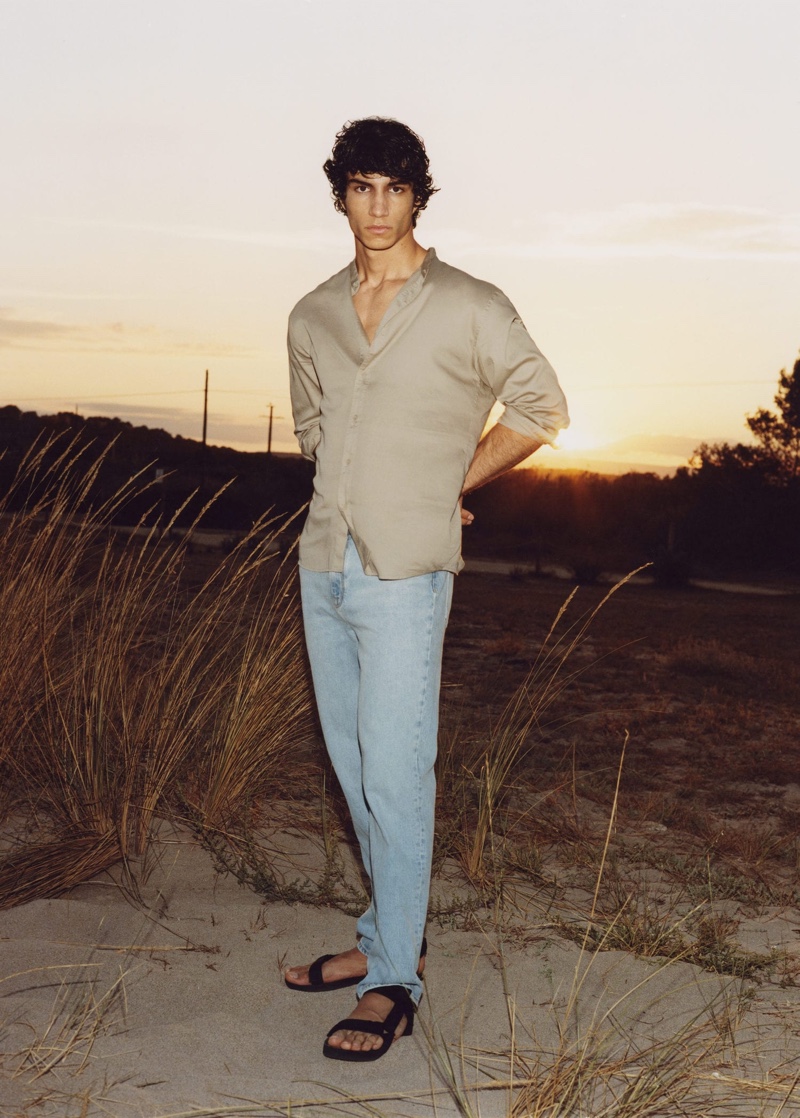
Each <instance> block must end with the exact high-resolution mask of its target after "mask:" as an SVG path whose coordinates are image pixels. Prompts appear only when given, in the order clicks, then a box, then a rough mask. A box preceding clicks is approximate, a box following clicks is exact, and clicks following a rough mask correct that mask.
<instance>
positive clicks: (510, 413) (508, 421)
mask: <svg viewBox="0 0 800 1118" xmlns="http://www.w3.org/2000/svg"><path fill="white" fill-rule="evenodd" d="M497 422H498V423H501V424H502V425H503V427H508V428H509V429H510V430H511V431H516V432H517V434H518V435H525V437H526V438H528V439H536V440H537V441H538V442H540V443H547V445H548V446H552V445H553V443H554V442H555V441H556V439H557V438H558V433H559V431H563V429H564V428H565V427H566V426H567V425H568V423H569V420H568V419H567V418H566V417H565V418H564V422H563V423H562V424H561V426H560V427H555V428H554V427H542V426H541V424H539V423H537V422H536V420H534V419H531V418H530V417H529V416H527V415H523V413H522V412H520V411H517V409H516V408H514V407H512V406H511V405H510V404H506V407H505V410H504V411H503V414H502V415H501V416H500V418H499V419H498V421H497Z"/></svg>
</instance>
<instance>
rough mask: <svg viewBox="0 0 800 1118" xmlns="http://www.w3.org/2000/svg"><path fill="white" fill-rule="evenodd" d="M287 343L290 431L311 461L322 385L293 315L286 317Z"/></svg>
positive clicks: (304, 334) (317, 432)
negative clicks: (290, 410) (288, 318)
mask: <svg viewBox="0 0 800 1118" xmlns="http://www.w3.org/2000/svg"><path fill="white" fill-rule="evenodd" d="M287 345H288V349H289V387H290V392H291V397H292V415H293V416H294V433H295V435H296V436H297V441H298V442H299V444H300V450H301V452H302V454H303V457H304V458H310V459H311V461H312V462H313V460H314V457H315V451H316V449H317V446H318V444H319V440H320V425H319V419H320V401H321V399H322V389H321V388H320V384H319V378H318V377H317V373H316V370H315V369H314V362H313V359H312V357H311V353H310V349H311V346H310V344H309V338H308V330H307V329H306V328H305V327H304V326H303V324H302V323H300V322H297V321H296V320H295V319H294V317H292V318H290V320H289V336H288V339H287Z"/></svg>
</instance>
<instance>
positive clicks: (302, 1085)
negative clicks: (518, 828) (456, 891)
mask: <svg viewBox="0 0 800 1118" xmlns="http://www.w3.org/2000/svg"><path fill="white" fill-rule="evenodd" d="M158 851H159V855H160V864H159V865H158V866H157V867H156V868H155V869H154V870H153V871H152V872H151V874H150V877H149V879H148V881H147V883H146V886H145V887H144V890H143V895H142V897H141V898H140V899H139V900H138V901H134V900H133V899H132V898H130V897H129V896H126V893H125V891H124V889H123V888H121V887H120V885H119V883H118V882H115V881H114V880H113V877H112V876H111V875H105V876H104V877H101V878H99V879H97V880H96V881H94V882H91V883H88V884H86V885H83V886H81V887H79V888H77V889H75V890H73V891H72V892H71V893H70V894H69V895H68V896H64V897H61V898H58V899H53V900H40V901H35V902H32V903H29V904H25V905H22V906H19V907H17V908H15V909H11V910H9V911H6V912H4V913H2V914H0V956H1V966H2V983H0V1022H2V1025H1V1026H0V1028H1V1030H2V1031H1V1032H0V1037H1V1039H2V1051H3V1058H2V1072H3V1078H2V1080H0V1104H1V1105H2V1113H3V1114H7V1115H15V1116H16V1115H23V1114H24V1115H28V1114H30V1115H42V1116H45V1118H47V1116H51V1115H55V1116H59V1118H72V1116H73V1115H74V1116H75V1118H78V1116H80V1118H93V1116H95V1115H97V1116H100V1115H105V1116H108V1115H111V1116H113V1118H117V1116H120V1118H123V1116H125V1118H127V1116H143V1118H157V1116H165V1115H176V1114H196V1115H200V1114H204V1115H223V1114H225V1115H233V1114H251V1115H253V1114H256V1115H257V1114H264V1115H267V1114H280V1113H286V1114H300V1113H303V1114H313V1115H330V1114H334V1113H335V1114H353V1115H355V1114H377V1115H391V1116H399V1115H414V1116H416V1115H429V1116H432V1118H446V1116H447V1118H449V1116H450V1115H457V1114H473V1115H475V1116H477V1115H480V1116H481V1118H499V1116H505V1115H509V1114H511V1113H512V1109H511V1108H512V1099H513V1095H512V1093H511V1092H510V1091H509V1090H508V1089H506V1088H503V1087H498V1088H496V1089H483V1090H481V1089H480V1085H481V1084H483V1085H486V1084H489V1083H491V1082H492V1081H495V1082H500V1083H502V1082H504V1081H507V1080H508V1078H509V1075H510V1074H511V1072H512V1070H513V1071H514V1073H515V1075H516V1077H517V1081H518V1083H521V1082H522V1080H523V1079H524V1077H525V1074H526V1069H528V1071H529V1070H530V1068H531V1067H532V1066H533V1064H535V1061H536V1059H537V1058H539V1059H540V1060H541V1061H542V1063H541V1067H545V1066H547V1065H552V1063H553V1060H554V1057H553V1056H552V1053H553V1052H555V1051H556V1050H558V1048H559V1045H561V1048H562V1051H563V1050H565V1048H568V1046H569V1042H570V1039H574V1038H575V1037H580V1038H582V1039H583V1040H584V1041H585V1040H586V1038H591V1037H595V1038H599V1037H602V1038H603V1051H604V1053H605V1055H606V1056H607V1057H609V1058H610V1056H611V1055H612V1054H613V1052H614V1051H616V1052H617V1053H618V1054H619V1053H622V1052H624V1050H625V1049H626V1048H630V1046H631V1044H634V1045H636V1046H637V1047H639V1048H646V1047H647V1045H648V1044H651V1043H653V1042H667V1046H668V1047H669V1046H670V1045H672V1050H673V1051H675V1052H679V1053H680V1059H679V1061H678V1064H679V1066H681V1067H682V1068H683V1069H685V1067H686V1066H688V1062H689V1061H690V1059H695V1058H697V1057H699V1055H700V1053H701V1052H702V1051H703V1050H704V1048H705V1046H706V1045H710V1046H711V1047H712V1048H713V1049H714V1051H713V1052H712V1053H711V1054H710V1055H709V1056H708V1058H707V1059H705V1060H704V1061H703V1062H702V1064H701V1065H700V1066H699V1067H698V1069H697V1072H696V1074H693V1075H692V1077H691V1079H692V1083H693V1088H692V1089H693V1091H694V1096H692V1097H694V1098H696V1100H697V1101H695V1102H693V1103H692V1106H694V1107H696V1108H695V1109H686V1110H685V1111H684V1110H676V1109H671V1108H670V1106H669V1105H667V1104H664V1105H665V1109H664V1110H663V1111H659V1110H658V1109H656V1110H649V1111H642V1112H641V1113H647V1114H650V1115H658V1114H659V1113H663V1114H664V1116H665V1118H671V1116H672V1115H675V1114H678V1113H687V1114H697V1115H700V1114H703V1115H705V1114H708V1115H711V1114H716V1113H717V1111H715V1110H710V1109H706V1108H705V1107H706V1105H707V1104H705V1103H702V1104H701V1102H700V1101H699V1100H701V1099H703V1098H705V1097H706V1096H708V1094H709V1092H712V1093H713V1092H716V1093H717V1094H718V1095H720V1097H721V1095H723V1094H725V1095H730V1096H731V1099H732V1101H731V1102H730V1103H729V1104H726V1105H727V1106H728V1109H726V1110H725V1111H724V1113H726V1114H737V1115H742V1116H744V1118H754V1116H755V1115H760V1114H762V1113H763V1114H765V1115H766V1114H769V1115H777V1114H778V1113H780V1115H781V1116H782V1118H790V1116H792V1115H800V1095H798V1094H797V1088H796V1085H795V1093H794V1094H792V1095H791V1097H789V1098H788V1099H787V1100H786V1101H785V1103H784V1105H783V1109H781V1110H779V1109H778V1107H779V1106H780V1103H781V1098H782V1094H781V1092H782V1093H783V1096H785V1095H786V1094H787V1092H790V1091H791V1080H792V1077H793V1076H794V1075H795V1071H796V1066H797V1056H798V1052H800V1041H798V1030H799V1029H800V1014H799V1013H798V1011H799V1010H800V1004H799V1003H800V990H798V989H796V988H794V987H787V988H782V987H781V986H780V985H779V984H776V983H763V984H761V985H757V984H754V983H752V982H746V983H742V982H739V981H738V980H735V979H731V978H726V977H721V976H718V975H713V974H709V973H707V972H705V971H702V970H700V969H699V968H698V967H695V966H691V965H689V964H686V963H682V962H672V963H670V964H668V965H666V966H665V965H664V960H658V959H639V958H636V957H634V956H632V955H630V954H628V953H624V952H618V951H609V952H598V953H595V954H582V953H581V950H580V946H579V945H578V944H576V943H573V942H569V940H567V939H565V938H564V937H563V936H560V935H559V934H557V932H556V931H555V930H554V929H553V922H552V919H551V918H552V913H550V914H548V913H547V911H546V905H544V902H543V900H542V898H536V897H532V898H530V899H529V909H528V911H527V912H525V913H521V912H520V910H519V907H518V906H517V908H516V909H515V910H514V911H513V914H512V915H513V919H512V918H509V919H507V920H506V919H505V918H503V917H501V918H500V920H493V919H491V915H492V914H490V913H487V914H486V921H485V927H484V928H481V927H480V924H481V918H480V914H479V915H478V918H477V920H476V927H475V929H474V930H471V931H465V930H457V929H451V930H447V929H444V928H441V927H438V926H436V925H435V924H434V925H432V926H430V927H429V929H428V938H429V941H430V948H429V955H428V965H427V969H426V972H425V987H426V997H425V999H424V1000H423V1006H422V1010H421V1012H420V1014H419V1016H418V1019H417V1027H416V1028H415V1032H414V1035H413V1036H412V1037H410V1038H404V1039H402V1040H400V1041H398V1042H397V1043H396V1044H395V1045H394V1046H393V1047H392V1049H391V1051H390V1052H389V1053H387V1054H386V1055H385V1056H384V1057H383V1058H381V1059H380V1060H378V1061H377V1062H375V1063H371V1064H363V1065H357V1064H347V1063H340V1062H335V1061H332V1060H328V1059H325V1058H324V1057H323V1056H322V1052H321V1049H322V1042H323V1038H324V1035H325V1033H326V1031H327V1029H328V1028H329V1027H330V1026H331V1025H332V1024H333V1023H334V1022H335V1021H336V1020H338V1019H339V1018H341V1017H344V1016H346V1015H347V1014H348V1012H349V1011H350V1009H351V1008H352V1006H353V1004H354V994H353V991H352V990H341V991H336V992H329V993H325V994H300V993H296V992H293V991H291V990H289V989H288V988H287V987H286V986H285V985H284V983H283V981H282V978H281V973H282V968H283V966H284V965H288V963H290V962H304V961H305V962H307V961H310V960H311V959H313V958H314V957H316V956H317V955H318V954H321V953H323V952H326V951H336V950H337V949H342V948H344V947H347V946H349V945H351V943H352V941H353V940H352V937H353V934H354V925H353V921H352V919H350V918H349V917H347V916H345V915H343V914H342V913H340V912H338V911H336V910H333V909H326V908H310V907H308V906H303V905H295V906H289V905H285V904H276V903H265V902H262V900H261V899H260V898H259V897H258V896H257V895H256V894H254V893H253V892H252V891H250V890H249V889H248V888H247V887H245V886H243V885H241V884H240V883H238V882H237V881H236V880H235V879H234V878H232V877H231V876H228V875H222V874H219V873H218V872H216V871H215V869H214V866H213V864H212V861H211V859H210V857H209V855H208V853H207V852H206V851H205V850H203V849H202V848H201V847H200V846H198V845H197V844H196V842H195V841H194V840H193V839H192V838H191V836H190V835H188V834H183V833H180V832H177V831H174V830H172V829H165V830H162V833H161V837H160V839H159V843H158ZM517 901H518V902H519V898H517ZM520 927H528V928H529V929H531V934H530V935H527V936H525V935H520V932H519V929H520ZM796 933H797V929H793V928H791V926H790V925H788V924H787V923H786V921H783V922H782V918H781V916H780V914H779V913H776V914H773V917H772V920H770V919H769V918H767V919H766V920H765V919H761V920H759V921H758V925H757V927H756V928H754V929H753V932H752V934H753V936H754V937H755V938H757V939H758V942H759V946H760V947H763V946H764V943H766V942H769V943H773V944H774V943H776V942H778V943H784V945H785V943H786V940H787V937H788V938H789V939H791V938H792V937H794V938H795V939H796ZM576 975H582V979H581V982H580V989H579V993H578V995H577V998H576V997H574V993H575V989H576ZM512 1017H513V1029H514V1034H515V1038H514V1039H515V1045H516V1048H517V1051H518V1057H519V1058H518V1062H517V1064H516V1066H515V1067H514V1068H513V1069H512V1067H511V1066H510V1063H509V1059H508V1055H507V1054H508V1052H509V1051H510V1050H511V1047H512V1042H511V1032H512ZM682 1030H689V1033H691V1036H690V1035H689V1033H687V1034H686V1036H685V1037H684V1040H683V1041H681V1035H682V1033H681V1031H682ZM695 1030H696V1031H695ZM559 1035H561V1036H562V1040H561V1041H560V1040H559ZM445 1052H446V1053H449V1056H450V1059H451V1060H452V1062H453V1067H454V1072H453V1074H454V1077H455V1080H456V1082H457V1084H458V1085H459V1090H460V1091H461V1092H462V1093H463V1097H464V1099H465V1100H466V1102H465V1103H464V1104H462V1109H459V1104H458V1102H457V1099H456V1097H455V1093H454V1091H453V1089H452V1087H450V1088H449V1087H448V1084H447V1078H448V1076H447V1074H446V1072H445V1071H444V1070H443V1069H444V1065H445V1064H446V1061H443V1059H442V1055H443V1054H444V1053H445ZM503 1053H505V1054H506V1055H503ZM633 1063H635V1065H636V1066H637V1067H639V1068H641V1067H642V1066H644V1064H645V1063H646V1060H641V1059H640V1060H638V1061H634V1062H633ZM630 1073H631V1068H628V1072H627V1074H630ZM767 1078H769V1079H770V1080H771V1082H772V1084H773V1086H774V1088H775V1090H774V1092H773V1093H769V1092H767V1091H766V1090H765V1089H764V1088H763V1087H756V1086H748V1083H751V1082H752V1083H754V1084H758V1083H763V1081H764V1080H765V1079H767ZM598 1082H599V1080H598ZM356 1099H359V1100H362V1101H360V1102H357V1101H355V1100H356ZM366 1100H372V1101H371V1102H370V1103H367V1102H366ZM312 1102H313V1103H314V1105H311V1103H312ZM467 1105H468V1106H469V1107H470V1108H471V1109H464V1107H465V1106H467ZM596 1105H597V1106H598V1107H599V1106H600V1103H599V1102H598V1103H597V1104H596ZM686 1105H687V1107H688V1106H689V1103H688V1102H687V1103H686ZM370 1107H371V1108H372V1109H370ZM763 1107H767V1109H762V1108H763ZM559 1113H564V1114H566V1113H570V1114H572V1113H575V1114H576V1115H577V1114H579V1113H580V1114H587V1115H588V1114H602V1113H606V1111H603V1110H602V1109H592V1110H585V1111H584V1110H570V1111H564V1112H562V1111H559ZM608 1113H609V1114H611V1113H614V1111H609V1112H608ZM626 1113H627V1112H626ZM631 1113H636V1114H638V1113H639V1111H634V1112H631ZM720 1113H722V1112H720Z"/></svg>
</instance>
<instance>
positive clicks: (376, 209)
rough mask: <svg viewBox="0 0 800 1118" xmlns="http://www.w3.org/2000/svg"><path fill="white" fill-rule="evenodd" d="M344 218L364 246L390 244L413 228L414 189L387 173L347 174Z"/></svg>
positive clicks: (384, 246) (386, 245) (370, 247)
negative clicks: (345, 216) (345, 212)
mask: <svg viewBox="0 0 800 1118" xmlns="http://www.w3.org/2000/svg"><path fill="white" fill-rule="evenodd" d="M345 208H346V210H347V220H348V221H349V222H350V228H351V229H352V230H353V235H354V236H355V238H356V240H357V241H359V242H360V243H361V244H362V245H363V246H364V247H365V248H369V249H387V248H392V247H393V246H394V245H396V244H397V242H398V241H401V240H402V239H403V238H404V237H408V236H410V235H412V230H413V228H414V191H413V190H412V188H411V186H410V185H409V183H407V182H399V181H398V180H397V179H390V178H389V177H388V176H387V175H348V176H347V193H346V195H345Z"/></svg>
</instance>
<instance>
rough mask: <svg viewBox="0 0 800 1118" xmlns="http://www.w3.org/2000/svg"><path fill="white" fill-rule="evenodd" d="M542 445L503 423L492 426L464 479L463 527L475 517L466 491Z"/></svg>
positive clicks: (482, 440)
mask: <svg viewBox="0 0 800 1118" xmlns="http://www.w3.org/2000/svg"><path fill="white" fill-rule="evenodd" d="M541 445H542V444H541V443H540V442H539V441H538V440H537V439H530V438H527V437H526V436H525V435H520V434H518V433H517V432H516V431H512V430H511V429H510V428H509V427H504V426H503V425H502V423H497V424H495V426H494V427H492V429H491V431H489V433H488V434H487V435H485V436H484V437H483V438H482V439H481V441H480V442H479V443H478V446H477V448H476V450H475V454H474V456H473V458H472V462H471V464H470V467H469V470H468V471H467V476H466V479H465V480H464V488H463V489H462V491H461V497H460V498H459V502H458V503H459V507H460V509H461V524H462V527H466V526H467V525H469V524H472V522H473V521H474V519H475V517H474V516H473V515H472V513H471V512H467V510H466V509H465V508H464V506H463V504H462V503H461V502H462V500H463V498H464V496H465V494H467V493H471V492H472V490H473V489H479V488H480V487H481V486H482V485H486V483H487V482H489V481H494V479H495V478H496V477H500V476H501V475H502V474H504V473H506V472H507V471H508V470H510V469H511V468H512V467H513V466H517V465H519V463H520V462H524V461H525V459H526V458H527V457H528V455H530V454H533V452H534V451H535V450H538V449H539V447H540V446H541Z"/></svg>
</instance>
